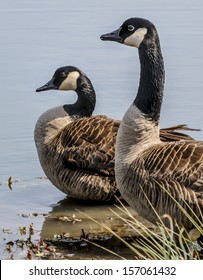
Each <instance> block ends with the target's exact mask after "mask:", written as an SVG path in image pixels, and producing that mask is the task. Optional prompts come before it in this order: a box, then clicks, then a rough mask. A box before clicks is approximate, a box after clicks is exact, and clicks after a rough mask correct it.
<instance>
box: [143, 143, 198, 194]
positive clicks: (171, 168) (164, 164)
mask: <svg viewBox="0 0 203 280" xmlns="http://www.w3.org/2000/svg"><path fill="white" fill-rule="evenodd" d="M143 162H144V168H145V170H146V171H147V174H148V176H150V177H154V178H156V179H157V180H160V179H161V180H166V181H170V180H175V181H176V182H177V183H178V184H179V185H180V186H182V187H185V188H187V189H188V190H189V189H190V190H193V191H194V192H198V193H199V194H198V196H199V195H200V196H202V199H203V142H199V141H186V142H171V143H163V144H160V145H156V147H155V146H153V147H152V148H149V149H148V150H146V151H145V152H144V157H143Z"/></svg>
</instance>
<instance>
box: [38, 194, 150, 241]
mask: <svg viewBox="0 0 203 280" xmlns="http://www.w3.org/2000/svg"><path fill="white" fill-rule="evenodd" d="M118 207H121V209H122V206H121V205H119V204H118V205H117V206H116V205H108V204H105V205H104V204H100V205H98V203H97V204H96V203H90V202H85V201H83V202H81V201H78V200H73V199H69V198H66V199H64V200H61V201H59V203H58V204H57V205H55V206H54V207H53V209H52V211H51V212H50V213H49V215H48V216H47V217H46V218H45V221H44V223H43V226H42V231H41V238H42V239H52V238H53V237H54V235H60V234H66V235H67V236H70V237H72V238H79V237H80V236H81V234H82V230H83V231H84V232H85V234H91V235H93V236H94V235H96V236H105V235H109V232H108V231H107V230H106V229H105V228H104V227H103V226H102V224H104V225H105V226H107V227H108V228H110V229H111V230H113V231H114V232H115V233H116V234H118V235H119V236H121V237H130V236H136V235H137V233H136V232H135V230H132V229H131V228H130V227H129V226H127V225H126V222H125V221H123V220H122V219H121V218H120V217H122V218H126V219H127V218H129V216H128V215H127V214H126V213H123V212H122V210H120V209H118ZM125 207H126V209H127V211H129V213H130V214H131V215H133V217H135V218H136V219H138V220H139V221H141V222H143V223H144V224H145V225H147V226H149V227H151V226H152V225H151V224H150V223H149V222H147V221H145V220H144V219H142V218H141V217H139V216H138V215H137V214H136V212H135V211H134V210H133V209H131V208H130V207H129V206H127V205H125ZM123 209H124V208H123ZM112 211H114V212H116V213H117V214H118V215H119V216H120V217H118V216H117V215H116V214H115V213H113V212H112ZM86 215H87V216H89V217H87V216H86ZM91 219H94V220H95V222H94V221H92V220H91Z"/></svg>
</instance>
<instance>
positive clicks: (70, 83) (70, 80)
mask: <svg viewBox="0 0 203 280" xmlns="http://www.w3.org/2000/svg"><path fill="white" fill-rule="evenodd" d="M79 76H80V74H79V72H77V71H74V72H71V73H69V74H68V76H67V78H66V79H65V80H64V81H63V82H62V83H61V85H60V87H59V89H60V90H76V88H77V79H78V77H79Z"/></svg>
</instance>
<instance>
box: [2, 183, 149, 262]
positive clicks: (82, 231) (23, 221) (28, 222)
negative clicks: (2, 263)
mask: <svg viewBox="0 0 203 280" xmlns="http://www.w3.org/2000/svg"><path fill="white" fill-rule="evenodd" d="M1 187H2V189H1V190H0V192H1V195H2V203H3V201H6V203H10V205H12V204H13V203H14V201H18V204H19V205H20V207H19V208H18V207H13V208H12V206H11V207H10V209H9V210H8V209H7V211H9V213H7V215H8V214H9V217H10V219H9V220H8V219H5V218H4V217H5V215H4V213H3V212H2V213H1V220H2V225H1V232H0V237H1V247H2V248H3V250H2V252H1V259H9V258H11V259H27V258H31V259H39V258H40V259H41V258H43V259H48V258H51V259H59V258H73V259H95V258H96V259H115V258H117V257H115V256H113V255H112V254H110V253H107V252H106V251H105V250H104V249H101V248H98V247H96V246H95V245H91V244H90V243H89V242H87V241H86V239H87V240H89V241H92V242H95V243H96V244H97V245H99V246H103V247H105V248H107V249H108V250H112V251H114V252H116V253H117V254H118V255H121V256H123V257H125V258H133V257H134V256H133V253H132V252H130V250H129V249H128V248H127V247H126V246H125V245H124V244H123V243H122V242H120V241H119V240H118V239H117V238H115V237H113V236H112V234H110V233H109V231H108V230H107V229H105V226H107V227H108V228H110V229H111V230H112V231H113V232H115V233H116V234H117V235H118V236H120V237H123V238H125V239H126V240H127V239H128V240H132V239H133V238H136V237H137V236H136V234H135V232H134V231H133V230H132V229H131V228H129V226H127V224H126V223H125V221H123V220H122V219H120V218H119V217H117V215H116V214H115V213H113V212H112V210H113V211H115V212H116V213H118V214H119V215H120V216H121V217H123V218H127V215H126V214H125V213H122V212H121V211H120V210H119V209H118V207H116V205H115V204H114V205H112V204H101V203H95V202H89V201H79V200H76V199H70V198H67V197H64V195H63V194H62V193H60V192H58V191H57V190H56V189H55V188H53V187H52V186H51V184H50V182H49V181H48V180H45V179H40V180H39V179H35V180H34V181H33V182H16V183H14V184H13V185H12V191H11V190H10V189H9V188H8V187H7V186H5V185H4V184H3V185H2V186H1ZM47 193H49V196H47ZM4 196H5V197H7V200H4V199H3V197H4ZM25 197H26V200H25ZM56 197H58V198H59V200H58V202H57V201H56ZM125 207H126V208H127V209H128V211H129V212H130V213H131V214H132V215H133V216H134V217H136V218H138V219H139V220H140V221H142V222H143V219H142V218H140V217H139V216H138V215H137V214H136V213H135V212H134V210H132V209H131V208H130V207H129V206H127V205H125ZM18 211H19V212H18ZM89 217H90V218H91V219H93V220H95V221H93V220H91V219H90V218H89ZM145 224H147V226H149V227H151V224H150V223H147V222H146V223H145Z"/></svg>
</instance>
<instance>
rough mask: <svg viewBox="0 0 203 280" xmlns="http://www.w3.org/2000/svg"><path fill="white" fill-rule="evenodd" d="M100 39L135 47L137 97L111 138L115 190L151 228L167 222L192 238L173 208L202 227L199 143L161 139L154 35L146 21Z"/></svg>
mask: <svg viewBox="0 0 203 280" xmlns="http://www.w3.org/2000/svg"><path fill="white" fill-rule="evenodd" d="M100 38H101V40H103V41H115V42H119V43H121V44H125V45H128V46H132V47H136V48H137V49H138V53H139V60H140V66H141V68H140V81H139V87H138V92H137V94H136V97H135V99H134V101H133V103H132V104H131V106H130V107H129V109H128V110H127V111H126V113H125V114H124V117H123V119H122V121H121V124H120V126H119V129H118V133H117V138H116V148H115V178H116V184H117V188H118V189H119V191H120V193H121V195H122V197H123V198H124V199H125V200H126V201H127V202H128V204H129V205H130V206H131V207H132V208H134V209H135V211H136V212H137V213H138V214H140V215H141V216H143V217H144V218H145V219H147V220H149V221H150V222H152V223H154V224H158V223H159V222H160V219H161V220H162V221H163V223H165V225H166V226H167V227H169V226H170V225H169V219H168V217H171V218H172V220H173V221H174V225H178V226H177V227H175V229H174V231H175V232H176V231H177V230H178V229H177V228H178V227H180V228H183V229H185V231H187V232H191V231H192V230H194V225H193V223H192V222H191V221H190V220H189V219H188V218H187V215H185V214H184V211H183V210H182V209H181V208H180V207H179V206H178V204H177V202H178V203H179V204H180V206H181V207H182V208H183V209H185V210H186V211H187V212H188V213H189V214H190V215H191V216H192V217H193V219H194V220H195V221H197V222H199V221H200V222H201V225H202V223H203V142H202V141H196V140H186V139H185V140H183V141H173V142H170V141H169V142H163V141H162V139H161V138H160V135H159V125H160V111H161V105H162V100H163V93H164V79H165V73H164V61H163V57H162V53H161V47H160V41H159V36H158V32H157V29H156V27H155V26H154V24H153V23H151V22H150V21H148V20H146V19H143V18H130V19H127V20H126V21H125V22H124V23H123V24H122V25H121V26H120V27H119V28H118V29H117V30H115V31H113V32H110V33H107V34H103V35H102V36H101V37H100ZM174 199H175V200H176V201H177V202H175V200H174ZM152 208H153V210H152ZM191 209H192V210H191ZM157 214H158V215H157Z"/></svg>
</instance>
